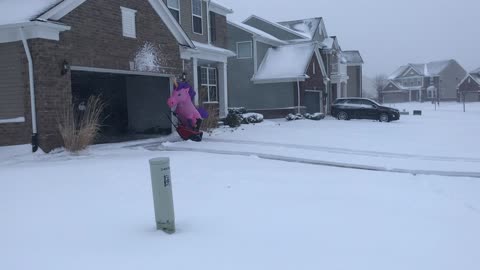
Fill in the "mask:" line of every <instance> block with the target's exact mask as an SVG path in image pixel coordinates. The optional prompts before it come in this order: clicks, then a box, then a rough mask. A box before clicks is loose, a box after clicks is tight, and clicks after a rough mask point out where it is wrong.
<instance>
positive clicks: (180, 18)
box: [167, 0, 182, 24]
mask: <svg viewBox="0 0 480 270" xmlns="http://www.w3.org/2000/svg"><path fill="white" fill-rule="evenodd" d="M177 1H178V8H175V7H171V6H169V5H168V1H167V8H169V9H173V10H176V11H178V23H179V24H181V23H182V12H181V11H180V10H181V9H182V5H181V1H180V0H177Z"/></svg>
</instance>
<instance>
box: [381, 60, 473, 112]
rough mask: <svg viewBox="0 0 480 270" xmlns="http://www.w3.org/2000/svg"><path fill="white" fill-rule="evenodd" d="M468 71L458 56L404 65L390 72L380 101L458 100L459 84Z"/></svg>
mask: <svg viewBox="0 0 480 270" xmlns="http://www.w3.org/2000/svg"><path fill="white" fill-rule="evenodd" d="M466 73H467V72H466V71H465V69H463V68H462V67H461V66H460V65H459V64H458V63H457V61H455V60H445V61H436V62H430V63H427V64H408V65H405V66H401V67H400V68H398V69H397V70H396V71H395V72H394V73H393V74H392V75H390V77H389V82H388V83H387V85H386V86H385V87H384V88H383V90H382V92H381V97H380V101H382V102H385V103H396V102H409V101H420V102H423V101H432V100H439V101H440V100H441V101H449V100H457V86H458V84H459V82H460V80H462V78H464V77H465V75H466Z"/></svg>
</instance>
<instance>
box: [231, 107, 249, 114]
mask: <svg viewBox="0 0 480 270" xmlns="http://www.w3.org/2000/svg"><path fill="white" fill-rule="evenodd" d="M228 113H229V114H245V113H247V109H245V108H244V107H233V108H228Z"/></svg>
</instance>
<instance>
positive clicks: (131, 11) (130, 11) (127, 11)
mask: <svg viewBox="0 0 480 270" xmlns="http://www.w3.org/2000/svg"><path fill="white" fill-rule="evenodd" d="M120 10H121V11H122V33H123V36H124V37H128V38H137V22H136V13H137V11H136V10H134V9H130V8H126V7H120ZM125 14H132V15H133V33H127V32H125V25H124V20H123V19H124V16H125Z"/></svg>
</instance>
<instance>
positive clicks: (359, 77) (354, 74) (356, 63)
mask: <svg viewBox="0 0 480 270" xmlns="http://www.w3.org/2000/svg"><path fill="white" fill-rule="evenodd" d="M342 54H343V56H344V57H345V58H346V59H347V75H348V83H347V97H363V89H362V85H363V69H362V68H363V59H362V56H361V55H360V52H359V51H342Z"/></svg>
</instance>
